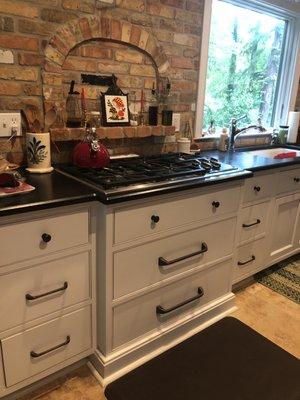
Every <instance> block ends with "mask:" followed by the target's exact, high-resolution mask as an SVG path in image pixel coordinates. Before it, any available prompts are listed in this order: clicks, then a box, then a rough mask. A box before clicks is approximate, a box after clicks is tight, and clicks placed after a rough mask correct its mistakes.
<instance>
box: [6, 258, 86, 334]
mask: <svg viewBox="0 0 300 400" xmlns="http://www.w3.org/2000/svg"><path fill="white" fill-rule="evenodd" d="M0 293H1V307H0V331H4V330H6V329H9V328H12V327H15V326H17V325H20V324H24V323H26V322H28V321H31V320H33V319H35V318H38V317H41V316H44V315H48V314H50V313H52V312H54V311H59V310H62V309H63V308H65V307H69V306H71V305H74V304H77V303H80V302H82V301H84V300H87V299H89V298H90V272H89V253H88V252H86V253H81V254H76V255H72V256H68V257H64V258H62V259H59V260H54V261H51V262H47V263H43V264H42V265H37V266H35V267H32V268H29V269H26V270H22V271H18V272H14V273H11V274H7V275H2V276H0ZM47 293H48V295H47ZM11 310H14V312H13V313H12V312H11Z"/></svg>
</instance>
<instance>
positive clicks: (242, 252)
mask: <svg viewBox="0 0 300 400" xmlns="http://www.w3.org/2000/svg"><path fill="white" fill-rule="evenodd" d="M266 246H267V243H266V239H259V240H255V241H254V242H252V243H248V244H246V245H243V246H240V247H238V249H237V258H236V264H235V268H234V277H233V281H234V282H238V281H240V280H242V279H244V278H247V277H248V276H250V275H252V274H253V273H255V272H257V271H258V270H259V269H263V268H264V263H265V260H266V255H267V248H266Z"/></svg>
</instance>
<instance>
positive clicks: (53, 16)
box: [41, 8, 77, 24]
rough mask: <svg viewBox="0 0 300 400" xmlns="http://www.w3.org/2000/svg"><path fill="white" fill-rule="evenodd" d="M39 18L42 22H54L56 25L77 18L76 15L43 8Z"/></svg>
mask: <svg viewBox="0 0 300 400" xmlns="http://www.w3.org/2000/svg"><path fill="white" fill-rule="evenodd" d="M41 18H42V19H43V20H44V21H49V22H56V23H57V24H63V23H65V22H68V21H70V20H71V19H75V18H77V15H76V14H75V13H72V12H68V11H62V10H59V9H53V8H43V9H42V11H41Z"/></svg>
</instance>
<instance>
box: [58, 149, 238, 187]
mask: <svg viewBox="0 0 300 400" xmlns="http://www.w3.org/2000/svg"><path fill="white" fill-rule="evenodd" d="M59 169H61V170H62V171H64V172H66V173H68V174H70V175H72V176H75V177H77V178H79V179H81V180H84V181H85V182H88V183H91V184H93V185H95V186H97V187H98V188H99V187H100V188H102V189H103V190H115V189H116V190H117V189H118V188H122V187H128V186H131V185H137V184H145V183H147V184H151V183H152V184H155V183H157V182H162V181H165V182H174V180H175V181H176V182H179V181H180V180H182V182H184V180H185V179H186V178H187V177H189V176H191V175H192V176H197V177H203V176H207V175H208V176H212V175H214V174H217V173H218V174H219V173H220V172H225V171H232V170H235V169H237V168H234V167H232V166H230V165H227V164H222V163H220V162H219V161H218V160H217V159H216V158H212V157H211V158H205V157H201V156H200V155H192V154H185V153H168V154H161V155H157V156H149V157H133V158H124V159H116V160H112V161H111V163H110V164H109V166H108V167H105V168H100V169H92V168H80V167H75V166H67V165H62V166H60V167H59Z"/></svg>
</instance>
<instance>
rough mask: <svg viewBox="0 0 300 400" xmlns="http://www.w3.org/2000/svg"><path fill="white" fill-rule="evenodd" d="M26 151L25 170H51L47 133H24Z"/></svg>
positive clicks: (48, 135) (42, 171)
mask: <svg viewBox="0 0 300 400" xmlns="http://www.w3.org/2000/svg"><path fill="white" fill-rule="evenodd" d="M26 151H27V165H28V166H27V168H26V170H27V171H29V172H34V173H37V174H43V173H45V172H51V171H53V167H51V151H50V134H49V133H26Z"/></svg>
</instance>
